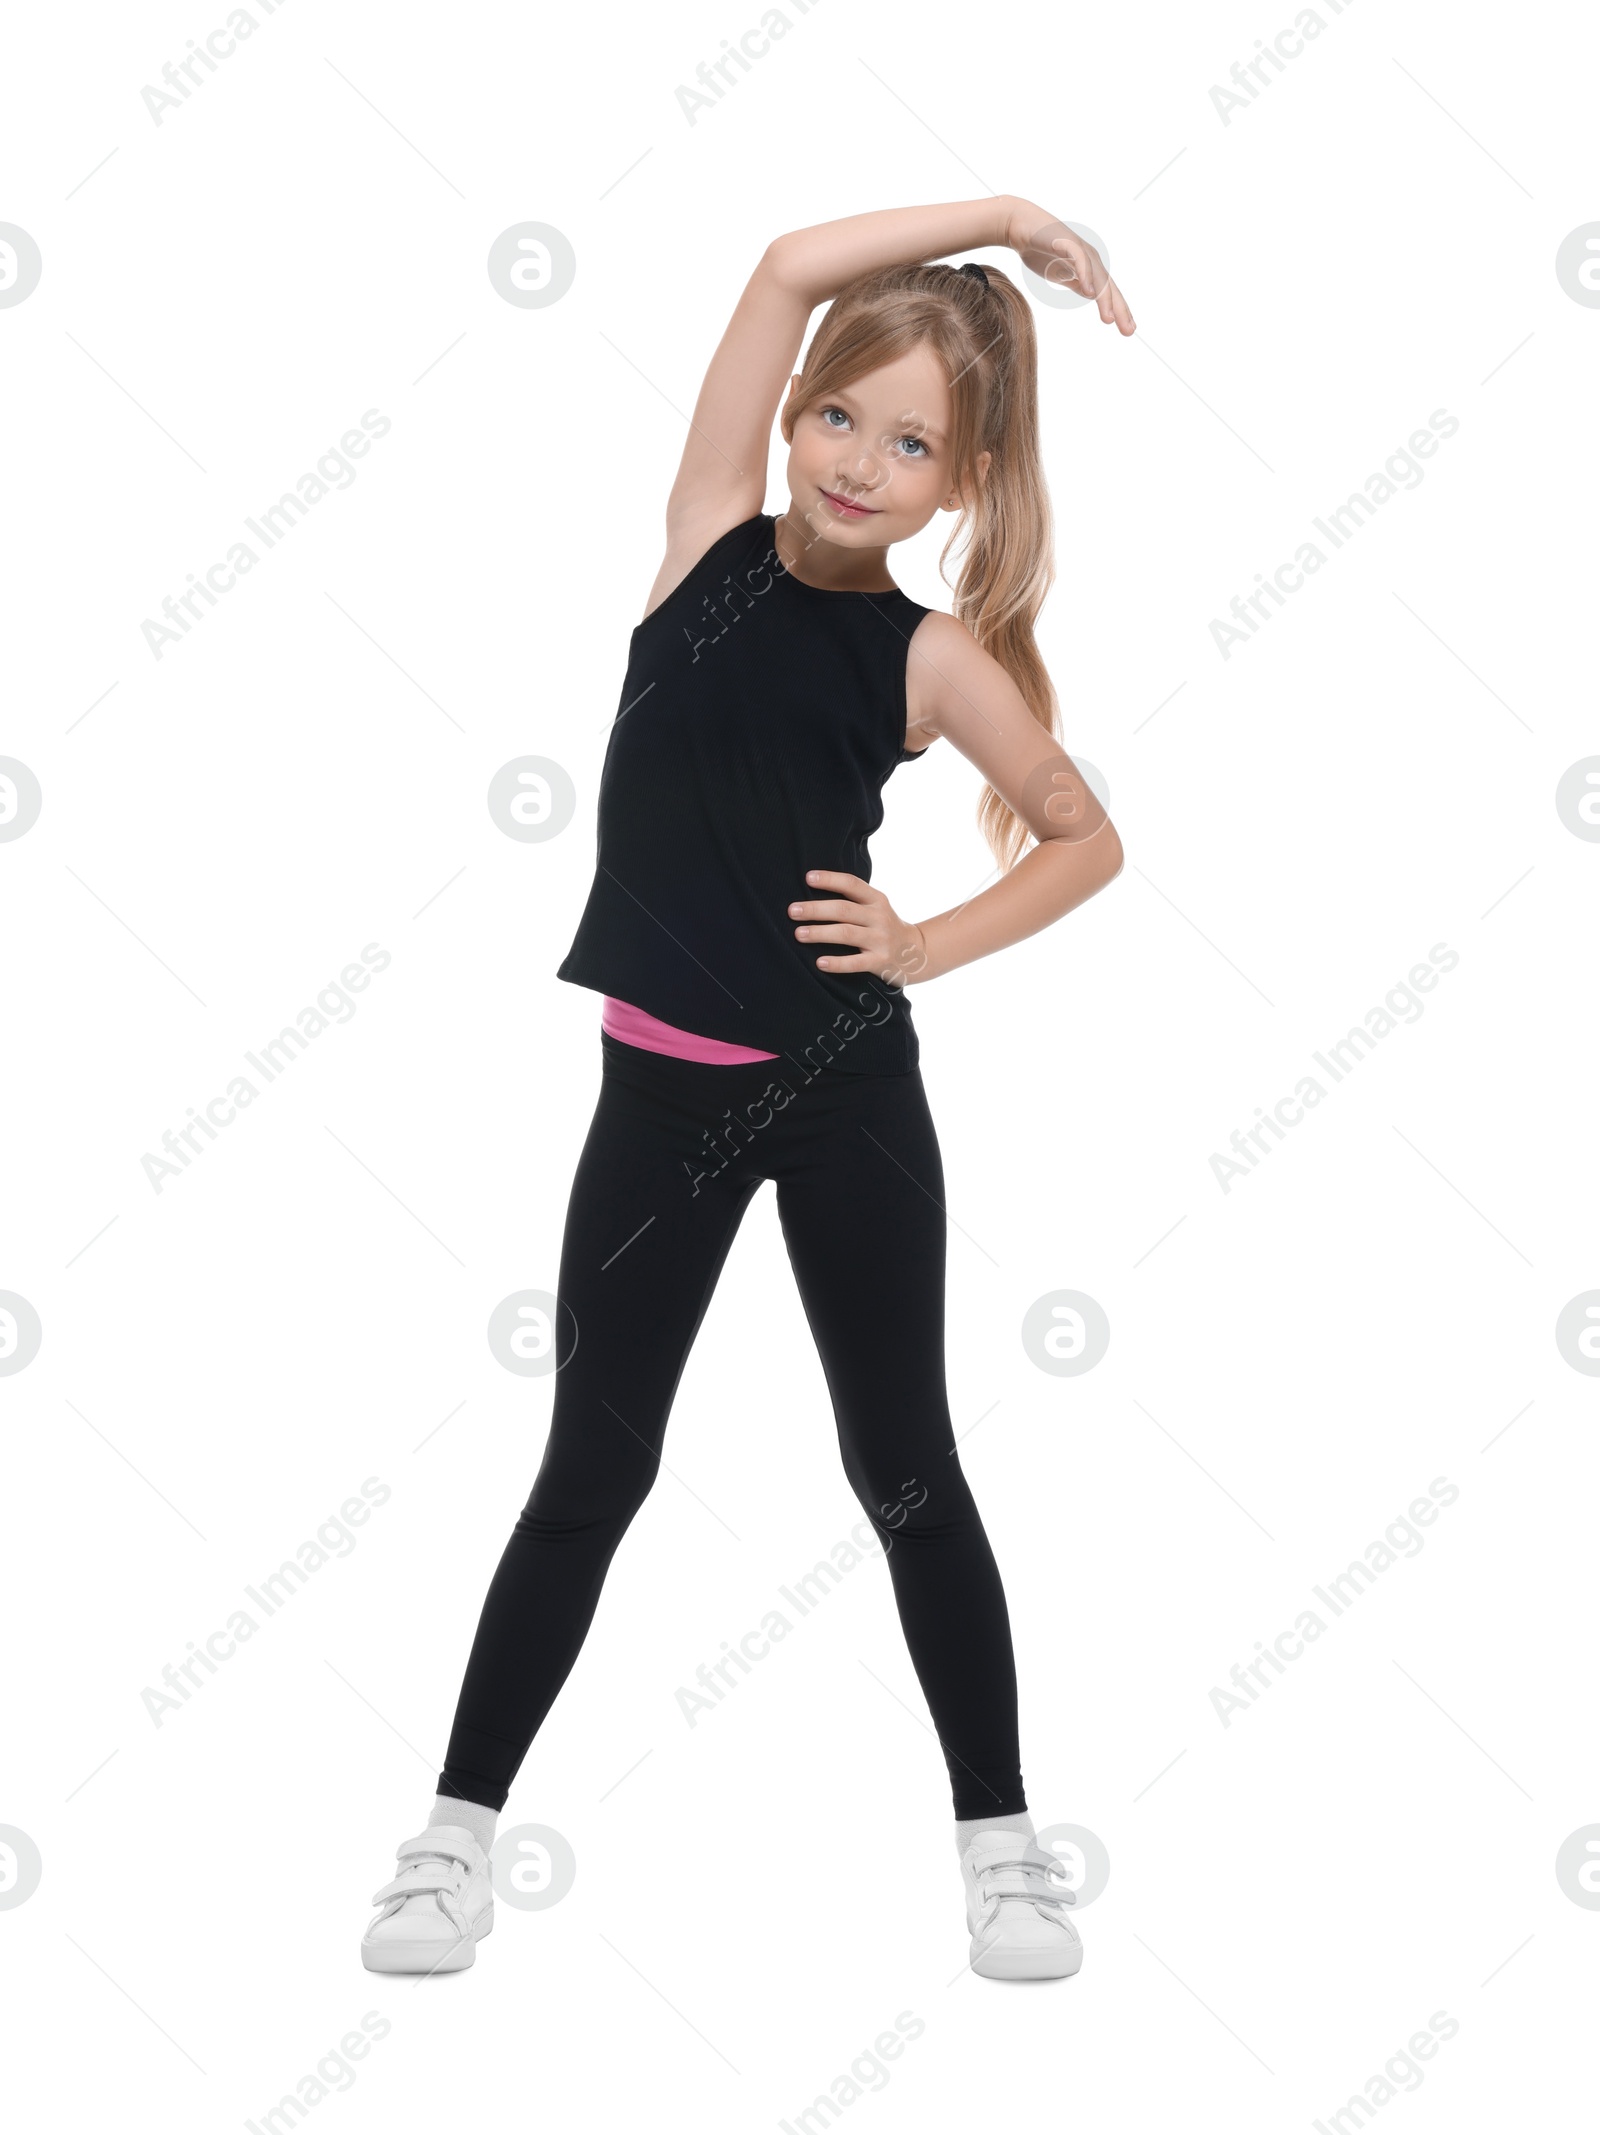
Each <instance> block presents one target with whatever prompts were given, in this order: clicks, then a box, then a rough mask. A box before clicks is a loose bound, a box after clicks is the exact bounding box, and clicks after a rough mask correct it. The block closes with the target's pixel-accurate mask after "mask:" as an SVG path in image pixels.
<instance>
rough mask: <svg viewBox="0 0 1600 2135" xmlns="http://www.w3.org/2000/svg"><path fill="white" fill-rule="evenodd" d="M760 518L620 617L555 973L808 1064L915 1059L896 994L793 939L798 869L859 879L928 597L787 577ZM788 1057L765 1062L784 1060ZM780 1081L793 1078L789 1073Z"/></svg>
mask: <svg viewBox="0 0 1600 2135" xmlns="http://www.w3.org/2000/svg"><path fill="white" fill-rule="evenodd" d="M772 534H773V521H772V519H771V518H770V517H769V515H768V514H767V513H765V512H762V513H759V514H757V516H756V517H755V518H753V519H747V520H746V521H745V522H744V524H743V525H742V526H736V527H733V528H731V529H730V531H729V532H727V533H726V534H724V535H722V536H721V537H720V539H719V540H717V541H715V542H713V543H712V545H711V547H710V548H709V549H708V550H707V551H706V553H705V555H704V556H702V557H701V559H700V561H699V562H698V563H697V564H696V565H695V566H694V569H693V570H692V571H690V573H689V575H688V576H687V577H686V578H685V579H683V580H682V582H681V583H680V584H678V585H677V586H675V587H674V588H673V590H672V591H671V592H670V593H669V594H668V595H667V597H666V599H665V600H664V601H662V602H661V604H660V606H659V607H657V608H654V609H652V610H651V612H650V614H649V615H647V616H646V617H645V619H644V621H643V622H642V623H641V624H640V625H639V626H638V628H637V629H636V630H635V631H634V633H633V637H632V640H631V645H630V650H629V657H628V672H627V677H626V679H625V681H624V682H623V685H622V697H621V702H620V705H619V708H618V711H617V716H616V718H615V720H614V721H613V722H612V727H611V739H610V742H609V744H608V745H607V748H606V757H605V766H604V769H603V770H602V772H601V777H600V797H599V810H598V817H599V820H598V840H597V855H596V859H597V865H596V868H595V877H594V886H593V888H592V889H591V890H590V892H589V899H588V902H587V904H586V905H585V906H584V910H583V917H582V919H581V920H580V922H579V925H578V931H577V934H576V936H575V938H574V940H573V943H572V947H571V948H570V949H569V950H568V952H567V955H566V958H565V960H564V961H563V963H562V964H561V966H560V969H559V970H558V972H557V974H556V976H557V977H558V978H563V979H567V980H569V981H570V982H571V983H572V984H574V985H578V986H590V987H593V988H594V989H595V990H596V991H597V992H600V993H608V994H611V995H613V996H614V997H615V998H617V999H618V1000H622V1001H628V1002H631V1003H632V1005H633V1006H634V1007H635V1008H642V1009H643V1010H644V1011H645V1012H646V1014H648V1015H652V1016H658V1017H659V1018H660V1019H661V1021H662V1022H664V1023H672V1024H675V1025H676V1026H677V1027H678V1028H679V1029H680V1030H688V1031H693V1032H695V1033H696V1034H697V1035H698V1036H700V1037H704V1038H720V1039H723V1040H724V1041H726V1042H727V1043H729V1044H733V1045H751V1046H756V1047H758V1048H760V1049H761V1050H762V1051H765V1052H771V1053H777V1054H780V1055H781V1056H783V1059H784V1060H787V1061H788V1062H790V1063H791V1064H792V1066H793V1068H794V1070H795V1071H796V1072H797V1073H799V1074H800V1075H803V1076H808V1075H810V1074H813V1073H815V1072H816V1071H817V1070H818V1069H820V1068H821V1067H822V1066H823V1065H824V1064H826V1063H829V1062H831V1063H833V1064H834V1065H835V1066H836V1068H838V1069H840V1070H844V1071H848V1072H854V1073H861V1074H877V1075H884V1074H903V1073H905V1072H907V1071H908V1070H909V1069H911V1068H913V1067H915V1066H916V1063H917V1036H916V1031H915V1030H914V1028H913V1027H912V1022H911V1012H910V1004H909V1002H908V1000H907V998H906V995H905V992H904V991H903V990H902V989H901V988H898V987H894V986H890V985H889V984H888V983H887V982H886V981H884V980H882V979H879V978H875V977H872V976H871V975H869V974H866V973H862V974H861V975H859V976H856V977H849V976H846V975H845V974H844V973H842V972H838V971H819V970H818V969H817V967H816V961H815V959H816V958H817V957H818V956H832V955H848V954H849V953H850V952H849V950H848V948H846V947H842V946H841V945H840V944H837V943H834V944H829V943H826V942H824V943H817V942H801V941H797V940H796V939H795V932H794V930H795V926H796V922H795V921H794V920H792V919H791V918H790V917H789V909H788V908H789V905H790V903H791V902H793V901H795V900H804V899H817V898H822V897H826V896H828V895H830V894H831V893H830V892H829V891H827V890H823V889H819V888H813V887H811V886H809V885H808V884H807V882H806V879H805V878H806V873H807V870H808V869H810V868H832V869H837V870H840V871H842V872H844V873H847V874H852V875H859V876H861V877H862V878H863V879H864V880H865V879H870V877H871V874H872V860H871V856H870V854H869V853H868V851H867V840H868V838H869V837H870V836H871V834H872V832H873V831H875V830H876V829H877V827H878V825H879V824H880V823H881V822H882V821H883V800H882V790H883V786H884V782H885V781H886V780H887V778H888V777H889V775H890V773H891V772H892V771H893V770H894V768H895V766H896V764H899V763H906V762H914V761H915V759H916V757H917V756H919V755H923V754H925V753H926V752H925V751H923V750H914V751H913V750H907V749H906V748H905V747H904V745H903V744H904V739H905V722H906V653H907V647H908V645H909V642H910V638H911V633H912V632H913V631H914V630H915V629H916V627H917V625H918V623H920V622H921V620H922V618H923V616H924V615H926V614H927V613H928V610H927V609H926V608H923V607H921V606H919V605H918V603H917V602H916V601H914V600H911V599H909V598H908V597H907V595H905V594H904V593H901V592H899V591H898V590H896V591H893V592H888V593H844V592H830V591H824V590H823V589H821V588H820V587H816V586H808V585H806V584H805V583H804V582H803V580H801V579H798V578H796V577H794V576H793V575H792V573H790V572H788V571H786V570H785V569H784V567H783V565H782V563H781V562H780V561H779V558H778V554H777V550H776V549H775V547H774V545H773V538H772ZM781 1067H782V1061H774V1062H773V1072H774V1075H777V1074H778V1073H779V1072H780V1070H781ZM790 1079H791V1080H792V1079H793V1078H792V1077H791V1078H790Z"/></svg>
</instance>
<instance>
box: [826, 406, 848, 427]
mask: <svg viewBox="0 0 1600 2135" xmlns="http://www.w3.org/2000/svg"><path fill="white" fill-rule="evenodd" d="M832 415H837V416H838V418H839V420H840V422H842V423H845V424H848V423H849V420H850V418H849V416H848V415H846V413H845V412H844V410H843V408H824V409H823V411H822V420H823V421H824V422H827V421H828V418H829V417H830V416H832ZM829 427H830V428H831V427H832V425H831V424H830V426H829Z"/></svg>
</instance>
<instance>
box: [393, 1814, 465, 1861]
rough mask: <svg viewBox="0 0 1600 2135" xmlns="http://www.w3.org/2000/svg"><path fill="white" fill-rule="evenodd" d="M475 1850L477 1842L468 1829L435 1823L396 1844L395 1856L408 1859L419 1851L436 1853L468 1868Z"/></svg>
mask: <svg viewBox="0 0 1600 2135" xmlns="http://www.w3.org/2000/svg"><path fill="white" fill-rule="evenodd" d="M477 1851H478V1842H477V1840H476V1839H475V1838H474V1837H473V1836H472V1834H471V1832H470V1831H460V1830H457V1828H456V1827H455V1826H454V1825H453V1824H435V1825H434V1826H433V1828H432V1829H431V1830H428V1831H419V1832H418V1833H417V1836H416V1837H415V1838H408V1839H407V1840H406V1842H405V1844H404V1845H403V1846H397V1847H396V1848H395V1858H396V1859H397V1860H401V1861H410V1860H414V1859H415V1858H416V1856H417V1855H418V1854H419V1853H437V1854H443V1855H444V1857H445V1859H446V1860H447V1861H459V1862H460V1863H461V1865H462V1867H463V1868H470V1867H471V1866H472V1863H473V1858H474V1856H475V1855H476V1854H477Z"/></svg>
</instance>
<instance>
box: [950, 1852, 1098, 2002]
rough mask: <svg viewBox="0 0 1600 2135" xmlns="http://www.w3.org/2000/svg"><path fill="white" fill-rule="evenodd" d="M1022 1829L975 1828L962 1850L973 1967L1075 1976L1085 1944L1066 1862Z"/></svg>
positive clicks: (1003, 1975)
mask: <svg viewBox="0 0 1600 2135" xmlns="http://www.w3.org/2000/svg"><path fill="white" fill-rule="evenodd" d="M1060 1865H1061V1864H1060V1863H1059V1861H1057V1860H1056V1859H1055V1858H1054V1856H1053V1855H1051V1854H1048V1853H1045V1852H1043V1851H1042V1850H1041V1848H1040V1847H1038V1846H1036V1845H1035V1844H1034V1842H1033V1840H1032V1839H1031V1838H1026V1837H1024V1835H1023V1834H1022V1833H1021V1832H1020V1831H976V1832H974V1833H973V1835H972V1840H971V1843H970V1844H969V1845H968V1847H967V1850H966V1852H965V1853H964V1854H963V1855H962V1856H961V1873H962V1876H963V1878H964V1879H965V1882H966V1886H967V1929H968V1932H969V1933H970V1934H971V1936H972V1959H971V1962H972V1969H973V1971H974V1972H981V1973H982V1974H983V1976H984V1977H985V1978H986V1979H1070V1978H1071V1976H1072V1974H1073V1973H1074V1972H1076V1971H1077V1969H1078V1967H1079V1965H1081V1964H1082V1963H1083V1944H1082V1943H1081V1942H1080V1941H1079V1940H1078V1933H1077V1929H1076V1928H1074V1927H1073V1925H1072V1923H1071V1921H1070V1920H1068V1918H1067V1916H1066V1908H1067V1907H1068V1906H1069V1905H1071V1904H1072V1902H1073V1893H1072V1892H1071V1891H1070V1890H1067V1889H1066V1888H1065V1887H1064V1886H1063V1885H1062V1884H1061V1883H1060V1882H1058V1881H1055V1880H1054V1879H1053V1877H1052V1874H1051V1871H1052V1870H1054V1869H1058V1868H1059V1867H1060Z"/></svg>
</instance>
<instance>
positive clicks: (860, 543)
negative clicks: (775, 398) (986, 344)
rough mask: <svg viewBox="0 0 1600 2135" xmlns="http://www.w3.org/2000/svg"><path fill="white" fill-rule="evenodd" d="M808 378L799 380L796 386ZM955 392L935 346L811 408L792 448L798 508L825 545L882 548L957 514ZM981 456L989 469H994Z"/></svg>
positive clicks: (797, 425)
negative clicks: (940, 514)
mask: <svg viewBox="0 0 1600 2135" xmlns="http://www.w3.org/2000/svg"><path fill="white" fill-rule="evenodd" d="M797 384H798V377H797V378H796V379H795V380H794V381H792V382H791V384H790V388H789V390H790V393H791V394H792V393H793V392H794V390H795V386H796V385H797ZM951 418H952V407H951V396H950V388H949V386H948V385H947V384H946V382H945V375H944V369H943V366H942V365H941V364H940V362H939V360H938V358H937V357H936V356H935V354H934V352H933V350H932V349H931V348H928V347H922V348H914V349H912V350H911V352H910V353H909V354H908V355H905V356H901V357H898V358H897V359H896V360H895V361H894V362H893V363H886V364H884V365H883V366H882V367H881V369H879V370H876V371H868V372H867V373H866V374H865V376H863V377H861V378H857V379H854V380H852V382H851V383H850V384H849V385H848V386H841V387H840V388H839V390H838V391H837V392H835V393H830V394H825V395H823V396H822V397H821V398H819V399H817V400H814V401H812V402H810V403H809V404H808V405H807V406H806V407H804V408H802V409H801V411H800V413H799V414H798V415H797V416H796V417H795V422H794V437H793V440H792V442H791V444H790V446H789V495H790V498H791V500H792V504H793V508H794V510H795V511H796V512H797V514H798V515H799V516H800V517H801V518H802V519H803V520H804V521H805V523H806V524H807V526H809V527H810V529H811V531H812V533H813V535H814V536H815V538H817V539H818V540H822V541H827V542H831V543H832V544H833V545H834V546H836V547H838V548H846V549H881V548H886V547H887V546H888V545H889V543H890V542H893V541H904V540H905V539H906V538H907V537H908V536H909V535H911V534H915V533H919V532H920V531H921V530H922V528H923V527H925V526H926V525H927V523H928V521H929V520H930V519H931V518H932V517H933V515H934V513H935V512H936V511H957V510H959V509H960V505H961V495H960V491H959V489H958V487H957V485H956V482H955V477H954V466H953V462H952V460H951V457H950V438H951V431H952V420H951ZM988 458H989V456H988V454H987V453H983V454H980V456H979V473H980V477H981V474H982V471H983V469H984V468H985V467H987V465H988Z"/></svg>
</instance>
